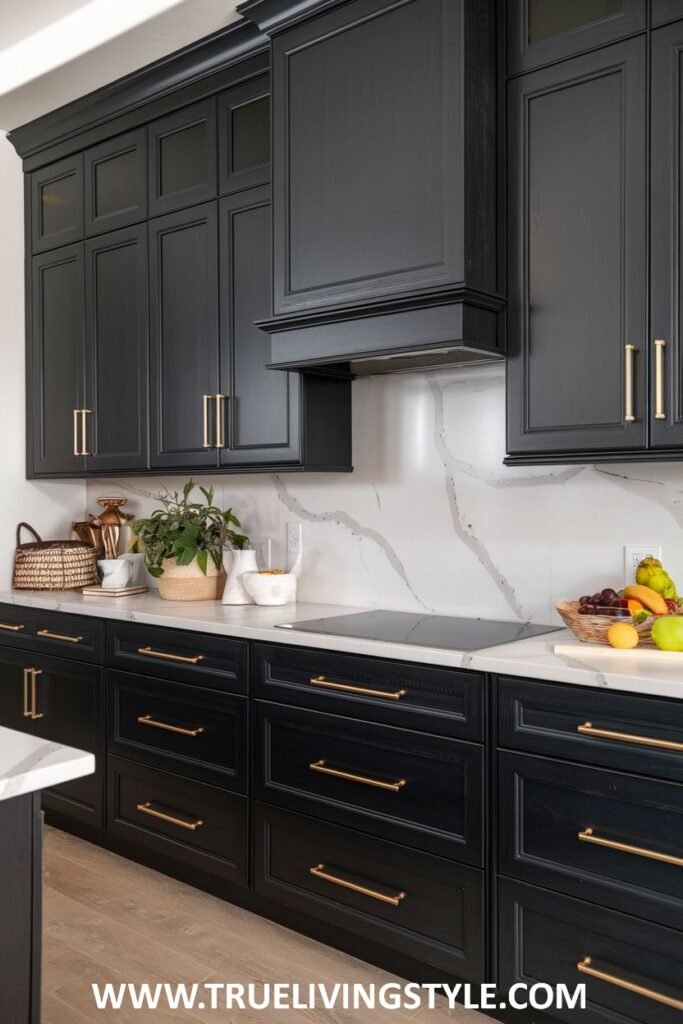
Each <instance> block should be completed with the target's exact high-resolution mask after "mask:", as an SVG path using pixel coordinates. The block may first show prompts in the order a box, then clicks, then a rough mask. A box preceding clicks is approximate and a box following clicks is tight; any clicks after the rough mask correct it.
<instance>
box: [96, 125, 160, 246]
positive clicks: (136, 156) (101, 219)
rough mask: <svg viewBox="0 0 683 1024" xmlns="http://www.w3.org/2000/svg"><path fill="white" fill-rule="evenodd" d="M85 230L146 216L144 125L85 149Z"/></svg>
mask: <svg viewBox="0 0 683 1024" xmlns="http://www.w3.org/2000/svg"><path fill="white" fill-rule="evenodd" d="M84 159H85V233H86V235H97V234H100V233H101V232H102V231H112V230H114V229H115V228H123V227H127V226H128V225H129V224H136V223H137V222H138V221H141V220H144V219H145V218H146V216H147V139H146V135H145V130H144V128H140V129H138V131H135V132H129V133H128V134H127V135H118V136H117V137H116V138H114V139H110V140H109V141H107V142H103V143H101V144H100V145H99V146H93V148H92V149H88V150H86V152H85V156H84Z"/></svg>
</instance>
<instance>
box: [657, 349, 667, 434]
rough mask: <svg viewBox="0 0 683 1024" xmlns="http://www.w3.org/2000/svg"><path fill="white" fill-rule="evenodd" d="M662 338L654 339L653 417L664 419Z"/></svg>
mask: <svg viewBox="0 0 683 1024" xmlns="http://www.w3.org/2000/svg"><path fill="white" fill-rule="evenodd" d="M665 348H666V342H665V341H664V340H663V338H656V339H655V419H656V420H665V419H666V413H665V411H664V349H665Z"/></svg>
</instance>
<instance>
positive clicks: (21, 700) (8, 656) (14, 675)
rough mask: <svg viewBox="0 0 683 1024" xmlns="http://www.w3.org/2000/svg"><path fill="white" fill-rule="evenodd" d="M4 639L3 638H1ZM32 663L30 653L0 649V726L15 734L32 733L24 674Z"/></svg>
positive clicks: (28, 698) (26, 683) (28, 691)
mask: <svg viewBox="0 0 683 1024" xmlns="http://www.w3.org/2000/svg"><path fill="white" fill-rule="evenodd" d="M3 639H4V638H3ZM33 663H34V658H33V656H32V655H31V654H30V653H24V652H23V651H13V650H8V649H7V648H6V647H0V680H2V682H1V683H0V725H1V726H4V727H5V728H6V729H15V730H16V731H17V732H32V731H33V723H32V720H31V718H30V717H29V714H30V689H27V685H29V686H30V683H29V682H28V681H27V677H26V672H25V670H26V669H27V668H30V667H31V666H32V665H33Z"/></svg>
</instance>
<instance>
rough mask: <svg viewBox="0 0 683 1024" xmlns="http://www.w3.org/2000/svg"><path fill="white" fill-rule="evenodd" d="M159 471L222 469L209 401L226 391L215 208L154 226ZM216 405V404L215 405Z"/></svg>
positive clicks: (155, 461)
mask: <svg viewBox="0 0 683 1024" xmlns="http://www.w3.org/2000/svg"><path fill="white" fill-rule="evenodd" d="M149 231H150V244H149V250H150V336H151V371H152V382H153V383H152V398H151V413H152V432H151V433H152V457H151V461H152V466H153V467H155V468H161V467H164V466H170V467H182V466H187V467H191V466H215V465H216V464H217V452H216V448H215V447H205V440H206V439H207V438H208V441H209V443H210V444H211V445H214V444H215V429H214V424H209V428H210V429H209V432H208V435H207V436H205V433H204V427H203V419H202V415H203V396H204V395H215V394H216V393H217V392H218V391H219V390H220V388H219V376H218V231H217V206H216V203H205V204H204V205H203V206H198V207H195V208H193V209H191V210H184V211H182V212H179V213H173V214H169V215H168V216H167V217H160V218H157V219H156V220H153V221H150V225H149ZM209 404H210V405H212V404H213V403H209Z"/></svg>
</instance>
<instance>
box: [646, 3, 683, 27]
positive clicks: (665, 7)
mask: <svg viewBox="0 0 683 1024" xmlns="http://www.w3.org/2000/svg"><path fill="white" fill-rule="evenodd" d="M650 11H651V19H652V25H653V26H655V25H663V24H664V23H665V22H667V21H678V20H679V19H680V18H683V10H681V0H652V2H651V4H650Z"/></svg>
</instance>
